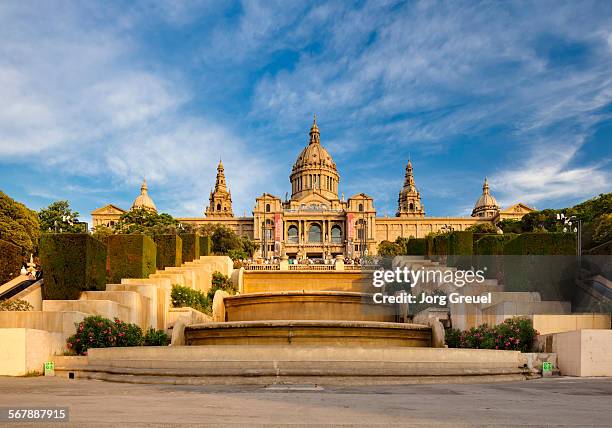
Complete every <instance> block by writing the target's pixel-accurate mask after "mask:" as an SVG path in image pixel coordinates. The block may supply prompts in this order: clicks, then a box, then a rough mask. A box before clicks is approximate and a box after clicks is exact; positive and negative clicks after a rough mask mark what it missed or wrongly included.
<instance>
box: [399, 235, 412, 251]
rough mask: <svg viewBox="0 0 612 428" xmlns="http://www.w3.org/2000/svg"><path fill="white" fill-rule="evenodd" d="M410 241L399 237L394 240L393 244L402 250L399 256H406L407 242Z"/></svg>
mask: <svg viewBox="0 0 612 428" xmlns="http://www.w3.org/2000/svg"><path fill="white" fill-rule="evenodd" d="M410 239H411V238H403V237H401V236H398V237H397V238H395V243H396V244H397V245H399V246H400V248H401V249H402V250H401V253H400V254H408V241H410Z"/></svg>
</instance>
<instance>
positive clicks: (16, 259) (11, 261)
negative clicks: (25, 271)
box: [0, 240, 23, 285]
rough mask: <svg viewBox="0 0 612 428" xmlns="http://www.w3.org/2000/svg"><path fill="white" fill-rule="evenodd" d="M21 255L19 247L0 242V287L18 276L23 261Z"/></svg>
mask: <svg viewBox="0 0 612 428" xmlns="http://www.w3.org/2000/svg"><path fill="white" fill-rule="evenodd" d="M21 253H22V251H21V247H20V246H19V245H15V244H13V243H12V242H8V241H3V240H0V285H2V284H4V283H5V282H8V281H10V280H11V279H13V278H15V277H17V276H19V271H21V263H22V261H23V260H22V256H21Z"/></svg>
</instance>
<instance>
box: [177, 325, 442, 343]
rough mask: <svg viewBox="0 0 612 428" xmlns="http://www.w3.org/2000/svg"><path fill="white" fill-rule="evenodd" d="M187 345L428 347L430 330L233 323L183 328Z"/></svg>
mask: <svg viewBox="0 0 612 428" xmlns="http://www.w3.org/2000/svg"><path fill="white" fill-rule="evenodd" d="M185 342H186V344H187V345H192V346H193V345H198V346H199V345H291V344H299V345H319V346H366V347H394V346H402V347H429V346H431V328H430V327H428V326H425V325H420V324H402V323H391V322H372V321H325V320H312V321H303V320H302V321H293V320H266V321H234V322H220V323H205V324H194V325H190V326H187V327H185Z"/></svg>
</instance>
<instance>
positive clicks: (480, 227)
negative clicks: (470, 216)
mask: <svg viewBox="0 0 612 428" xmlns="http://www.w3.org/2000/svg"><path fill="white" fill-rule="evenodd" d="M465 230H466V231H467V232H474V233H497V227H495V225H493V224H492V223H476V224H474V225H472V226H470V227H468V228H467V229H465Z"/></svg>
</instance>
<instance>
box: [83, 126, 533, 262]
mask: <svg viewBox="0 0 612 428" xmlns="http://www.w3.org/2000/svg"><path fill="white" fill-rule="evenodd" d="M309 137H310V138H309V141H308V145H307V146H306V147H305V148H304V149H303V150H302V151H301V152H300V154H299V155H298V157H297V159H296V161H295V163H294V165H293V168H292V170H291V174H290V176H289V181H290V183H291V197H290V198H289V197H287V196H286V197H285V199H284V200H283V199H281V198H280V197H278V196H275V195H272V194H269V193H263V194H262V195H261V196H258V197H256V199H255V206H254V208H253V211H252V216H251V217H235V216H234V214H233V209H232V199H231V193H230V190H229V188H228V185H227V182H226V178H225V170H224V167H223V164H222V163H221V162H219V166H218V167H217V179H216V182H215V189H214V190H213V191H211V193H210V197H209V204H208V207H207V208H206V209H205V211H204V214H205V216H204V217H201V218H179V219H178V220H179V221H181V222H183V223H188V224H192V225H194V226H201V225H205V224H213V225H224V226H226V227H229V228H231V229H233V230H234V231H235V232H236V233H237V234H239V235H246V236H248V237H249V238H250V239H252V240H254V241H256V242H257V243H258V244H259V245H260V251H259V252H258V254H257V256H263V257H266V258H269V257H280V256H281V255H284V254H286V255H287V256H288V257H289V258H298V259H300V258H305V257H309V258H332V257H335V256H337V255H341V256H346V257H351V258H357V257H361V256H363V255H366V254H367V255H375V254H376V251H377V247H378V244H379V243H380V242H381V241H383V240H389V241H393V240H395V239H396V238H397V237H406V238H408V237H415V238H423V237H425V236H427V234H429V233H432V232H439V231H441V230H443V229H447V228H448V227H451V228H452V229H454V230H465V229H467V228H468V227H470V226H472V225H474V224H476V223H481V222H492V223H496V222H498V221H500V220H503V219H505V218H515V219H516V218H520V217H522V216H523V215H524V214H526V213H528V212H531V211H533V209H532V208H530V207H528V206H527V205H524V204H521V203H518V204H515V205H513V206H511V207H510V208H508V209H506V210H501V209H500V207H499V206H498V205H497V201H496V200H495V198H494V197H493V196H492V195H491V193H490V190H489V185H488V182H487V181H486V179H485V183H484V186H483V194H482V196H481V197H480V198H479V199H478V201H477V203H476V205H475V207H474V211H473V213H472V216H471V217H426V216H425V209H424V206H423V203H422V202H421V194H420V192H419V191H418V189H417V186H416V183H415V179H414V174H413V166H412V161H411V160H409V161H408V164H407V166H406V173H405V179H404V185H403V187H402V189H401V190H400V192H399V197H398V207H397V213H396V217H377V216H376V208H375V207H374V200H373V198H372V197H371V196H368V195H366V194H365V193H359V194H356V195H353V196H351V197H349V198H348V199H345V197H344V194H341V195H339V194H338V185H339V182H340V174H339V173H338V170H337V167H336V164H335V162H334V160H333V159H332V157H331V155H330V154H329V152H328V151H327V150H326V149H325V148H324V147H323V146H322V144H321V135H320V131H319V127H318V125H317V123H316V117H315V120H314V121H313V124H312V127H311V128H310V132H309ZM151 202H152V201H151ZM106 211H109V213H108V214H106V213H105V212H106ZM110 211H112V213H110ZM119 211H122V210H121V209H120V208H118V207H115V206H114V205H107V206H106V207H104V208H100V209H98V210H96V211H94V212H93V213H92V217H93V219H94V226H96V225H97V224H105V222H109V221H113V220H112V219H111V216H116V217H117V218H118V217H119V216H120V215H121V213H122V212H124V211H122V212H121V213H120V212H119ZM113 219H114V217H113Z"/></svg>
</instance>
